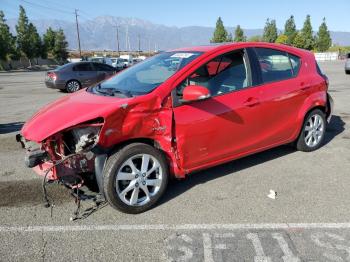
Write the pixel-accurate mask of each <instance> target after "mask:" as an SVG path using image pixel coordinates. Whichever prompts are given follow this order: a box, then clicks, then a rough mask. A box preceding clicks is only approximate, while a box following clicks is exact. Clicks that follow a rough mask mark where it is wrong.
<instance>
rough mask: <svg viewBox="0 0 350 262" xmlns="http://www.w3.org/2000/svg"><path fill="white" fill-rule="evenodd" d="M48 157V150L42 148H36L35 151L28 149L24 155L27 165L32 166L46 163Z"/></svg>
mask: <svg viewBox="0 0 350 262" xmlns="http://www.w3.org/2000/svg"><path fill="white" fill-rule="evenodd" d="M47 158H48V155H47V152H46V151H44V150H41V149H36V150H33V151H27V154H26V156H25V157H24V162H25V164H26V166H27V167H29V168H32V167H35V166H37V165H39V164H41V163H44V162H45V161H46V160H47Z"/></svg>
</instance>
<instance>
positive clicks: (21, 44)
mask: <svg viewBox="0 0 350 262" xmlns="http://www.w3.org/2000/svg"><path fill="white" fill-rule="evenodd" d="M16 31H17V38H16V39H17V47H18V50H19V51H20V52H21V53H23V54H24V55H25V56H26V57H27V58H28V59H29V64H30V65H31V61H30V58H31V57H32V55H33V54H32V48H31V43H30V36H29V22H28V17H27V15H26V11H25V10H24V8H23V6H21V5H20V6H19V18H18V23H17V25H16Z"/></svg>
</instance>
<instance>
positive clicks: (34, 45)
mask: <svg viewBox="0 0 350 262" xmlns="http://www.w3.org/2000/svg"><path fill="white" fill-rule="evenodd" d="M28 35H29V36H28V37H29V41H30V46H29V49H30V50H31V53H30V54H29V55H28V54H26V56H27V57H28V59H32V58H37V57H41V56H43V53H42V49H43V44H42V42H41V38H40V35H39V34H38V31H37V30H36V27H35V26H34V25H33V24H32V23H29V25H28Z"/></svg>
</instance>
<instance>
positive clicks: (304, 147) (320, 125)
mask: <svg viewBox="0 0 350 262" xmlns="http://www.w3.org/2000/svg"><path fill="white" fill-rule="evenodd" d="M326 125H327V122H326V117H325V114H324V113H323V112H322V111H321V110H320V109H314V110H312V111H311V112H309V113H308V114H307V115H306V117H305V120H304V123H303V126H302V129H301V131H300V134H299V137H298V139H297V141H296V148H297V150H299V151H303V152H311V151H315V150H317V149H318V148H320V147H321V146H322V144H323V140H324V136H325V132H326Z"/></svg>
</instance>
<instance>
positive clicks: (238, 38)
mask: <svg viewBox="0 0 350 262" xmlns="http://www.w3.org/2000/svg"><path fill="white" fill-rule="evenodd" d="M233 41H234V42H245V41H247V38H246V36H245V35H244V32H243V30H242V28H241V26H240V25H237V27H236V30H235V38H234V39H233Z"/></svg>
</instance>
